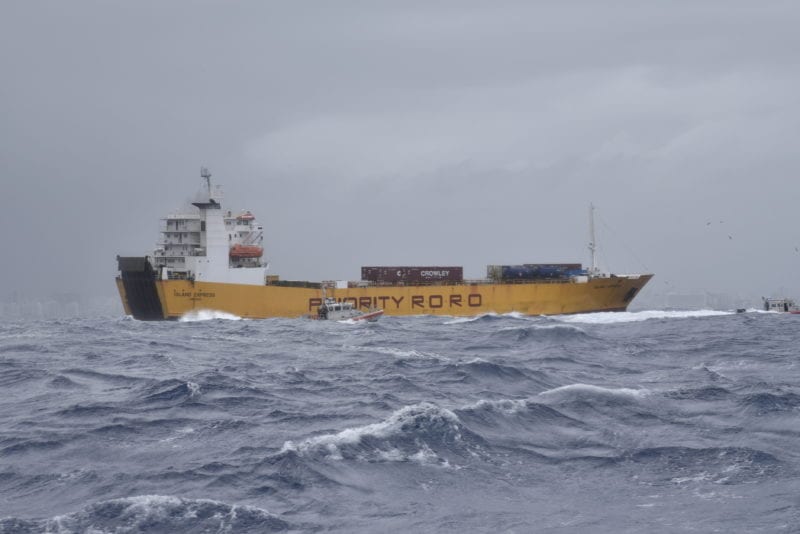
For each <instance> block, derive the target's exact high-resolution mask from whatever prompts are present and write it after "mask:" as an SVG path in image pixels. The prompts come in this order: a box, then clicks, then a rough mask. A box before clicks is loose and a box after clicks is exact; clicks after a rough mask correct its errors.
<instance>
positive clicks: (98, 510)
mask: <svg viewBox="0 0 800 534" xmlns="http://www.w3.org/2000/svg"><path fill="white" fill-rule="evenodd" d="M798 347H800V316H792V315H788V314H775V313H761V312H757V311H754V310H751V311H749V312H747V313H740V314H737V313H729V312H720V311H710V310H706V311H640V312H626V313H598V314H587V315H573V316H563V317H549V318H545V317H522V316H514V315H504V316H494V315H487V316H481V317H477V318H469V319H466V318H452V317H384V318H382V319H381V320H380V321H379V322H377V323H373V324H357V323H347V322H344V323H338V322H323V321H305V320H299V319H298V320H287V319H275V320H238V318H235V317H230V316H226V315H222V314H214V313H201V314H197V315H195V316H192V317H188V318H185V319H184V320H183V321H180V322H152V323H150V322H140V321H136V320H132V319H130V318H126V317H95V318H71V319H64V320H47V321H44V320H24V321H23V320H20V321H5V322H4V323H2V324H0V391H1V392H2V395H0V532H3V533H28V532H30V533H34V532H35V533H39V532H52V533H72V532H80V533H84V532H91V533H128V532H170V533H172V532H187V533H189V532H191V533H196V532H209V533H217V532H219V533H227V532H231V533H238V532H258V533H262V532H348V533H351V532H369V533H372V532H379V533H382V532H424V533H436V532H491V533H500V532H516V533H528V532H593V533H594V532H613V533H625V532H636V533H639V532H648V533H653V532H670V533H671V532H725V533H728V532H748V533H749V532H800V359H798V354H799V352H798Z"/></svg>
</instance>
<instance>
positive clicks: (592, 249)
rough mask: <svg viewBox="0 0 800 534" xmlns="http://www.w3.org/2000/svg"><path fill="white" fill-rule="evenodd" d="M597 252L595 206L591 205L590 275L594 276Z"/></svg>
mask: <svg viewBox="0 0 800 534" xmlns="http://www.w3.org/2000/svg"><path fill="white" fill-rule="evenodd" d="M596 251H597V243H596V241H595V236H594V204H592V203H591V202H590V203H589V252H590V253H591V257H592V268H591V270H590V271H589V274H590V275H592V276H594V275H596V274H597V259H596V257H595V252H596Z"/></svg>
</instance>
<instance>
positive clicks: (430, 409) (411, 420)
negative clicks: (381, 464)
mask: <svg viewBox="0 0 800 534" xmlns="http://www.w3.org/2000/svg"><path fill="white" fill-rule="evenodd" d="M419 419H425V420H428V421H431V422H433V423H434V424H435V423H438V422H443V423H445V424H447V425H448V426H450V427H451V428H453V429H455V436H454V439H455V440H456V441H458V440H460V439H461V435H460V432H459V431H458V428H457V427H458V425H459V423H460V421H459V419H458V416H457V415H456V414H455V413H453V412H452V411H450V410H448V409H446V408H441V407H439V406H437V405H435V404H432V403H429V402H422V403H419V404H414V405H411V406H405V407H403V408H401V409H399V410H397V411H395V412H394V413H392V415H390V416H389V417H388V418H387V419H385V420H384V421H380V422H378V423H372V424H369V425H364V426H360V427H354V428H346V429H344V430H342V431H340V432H337V433H335V434H322V435H319V436H314V437H311V438H307V439H305V440H303V441H301V442H299V443H295V442H293V441H286V442H285V443H284V444H283V447H282V448H281V451H280V452H281V453H286V452H290V451H291V452H295V453H298V454H312V453H322V454H324V455H325V456H326V457H327V458H328V459H331V460H341V459H343V457H344V456H343V454H342V448H343V447H345V446H348V445H358V444H359V443H361V441H362V440H363V439H364V438H376V439H387V438H393V437H401V436H403V435H404V434H409V433H412V434H414V433H417V432H419V430H420V429H419ZM414 437H415V443H416V446H417V447H418V450H416V451H414V452H411V453H410V452H408V451H406V452H403V451H401V450H400V449H399V448H398V447H394V446H393V447H391V448H386V449H380V450H377V451H373V453H374V454H376V455H377V457H378V458H380V459H382V460H388V461H407V460H411V461H416V462H419V463H425V464H432V463H436V464H438V465H444V463H446V462H444V463H443V462H442V461H441V460H440V459H439V457H438V456H437V455H436V453H435V452H433V451H432V450H431V449H430V448H429V447H428V446H427V445H426V444H425V443H423V442H422V441H421V440H419V439H416V436H414ZM359 457H360V458H361V455H360V456H359ZM362 459H364V458H362Z"/></svg>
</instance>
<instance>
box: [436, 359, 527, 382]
mask: <svg viewBox="0 0 800 534" xmlns="http://www.w3.org/2000/svg"><path fill="white" fill-rule="evenodd" d="M442 371H443V372H445V373H448V372H449V373H453V374H455V375H457V376H458V377H459V378H461V379H466V378H497V379H502V380H524V379H527V378H528V376H527V373H526V370H525V369H524V368H521V367H515V366H513V365H504V364H500V363H494V362H490V361H487V360H484V359H483V358H472V359H470V360H468V361H462V362H457V363H449V364H447V365H445V366H444V367H443V368H442Z"/></svg>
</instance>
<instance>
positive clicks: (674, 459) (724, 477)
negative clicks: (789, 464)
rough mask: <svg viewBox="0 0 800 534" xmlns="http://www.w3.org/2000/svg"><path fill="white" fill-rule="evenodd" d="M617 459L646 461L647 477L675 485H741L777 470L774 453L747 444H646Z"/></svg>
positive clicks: (642, 462) (641, 462)
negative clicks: (705, 483) (706, 483)
mask: <svg viewBox="0 0 800 534" xmlns="http://www.w3.org/2000/svg"><path fill="white" fill-rule="evenodd" d="M620 460H621V461H623V462H633V463H636V464H648V465H650V466H651V467H650V469H649V473H650V475H649V476H650V477H652V478H656V479H659V478H666V479H667V480H668V481H669V482H671V483H677V484H680V483H684V482H689V481H710V482H712V483H714V484H742V483H748V482H752V481H754V480H759V479H762V478H764V477H774V476H776V475H778V474H780V472H781V462H780V461H779V460H778V459H777V458H776V457H775V456H773V455H771V454H769V453H766V452H763V451H760V450H757V449H751V448H748V447H706V448H692V447H649V448H643V449H639V450H636V451H633V452H630V453H628V454H625V455H623V456H622V457H621V458H620ZM784 474H786V475H789V476H791V473H788V472H786V473H784Z"/></svg>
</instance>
